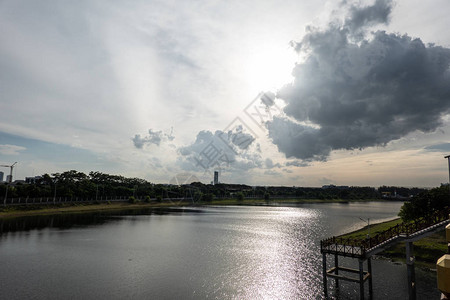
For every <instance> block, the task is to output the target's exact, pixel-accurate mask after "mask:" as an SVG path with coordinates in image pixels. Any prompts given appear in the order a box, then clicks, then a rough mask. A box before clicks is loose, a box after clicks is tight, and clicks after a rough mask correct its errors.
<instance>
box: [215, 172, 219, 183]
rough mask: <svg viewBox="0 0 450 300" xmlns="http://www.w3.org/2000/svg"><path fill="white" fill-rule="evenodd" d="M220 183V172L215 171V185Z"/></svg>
mask: <svg viewBox="0 0 450 300" xmlns="http://www.w3.org/2000/svg"><path fill="white" fill-rule="evenodd" d="M218 183H219V172H217V171H214V185H216V184H218Z"/></svg>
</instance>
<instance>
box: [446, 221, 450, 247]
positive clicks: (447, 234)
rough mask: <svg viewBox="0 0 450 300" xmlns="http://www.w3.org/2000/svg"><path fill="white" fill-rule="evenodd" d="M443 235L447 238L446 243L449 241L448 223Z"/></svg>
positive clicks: (449, 229)
mask: <svg viewBox="0 0 450 300" xmlns="http://www.w3.org/2000/svg"><path fill="white" fill-rule="evenodd" d="M445 237H446V238H447V243H450V224H448V225H447V226H445Z"/></svg>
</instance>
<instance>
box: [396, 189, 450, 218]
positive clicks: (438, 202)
mask: <svg viewBox="0 0 450 300" xmlns="http://www.w3.org/2000/svg"><path fill="white" fill-rule="evenodd" d="M447 206H450V197H449V195H448V188H447V187H446V186H441V187H438V188H433V189H431V190H429V191H425V192H422V193H420V194H418V195H417V196H415V197H413V198H412V199H411V201H409V202H405V203H404V204H403V206H402V207H401V209H400V212H399V214H398V215H399V216H400V217H401V218H402V220H403V221H411V220H414V219H417V218H421V217H427V216H429V215H430V214H432V213H433V212H434V211H438V210H441V209H443V208H445V207H447Z"/></svg>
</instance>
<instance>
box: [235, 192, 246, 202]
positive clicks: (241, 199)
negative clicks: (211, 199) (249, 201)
mask: <svg viewBox="0 0 450 300" xmlns="http://www.w3.org/2000/svg"><path fill="white" fill-rule="evenodd" d="M236 197H237V200H238V201H239V202H241V201H244V193H242V192H239V193H237V194H236Z"/></svg>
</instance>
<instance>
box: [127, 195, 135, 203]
mask: <svg viewBox="0 0 450 300" xmlns="http://www.w3.org/2000/svg"><path fill="white" fill-rule="evenodd" d="M128 203H131V204H136V203H137V200H136V198H134V196H131V197H130V198H128Z"/></svg>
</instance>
